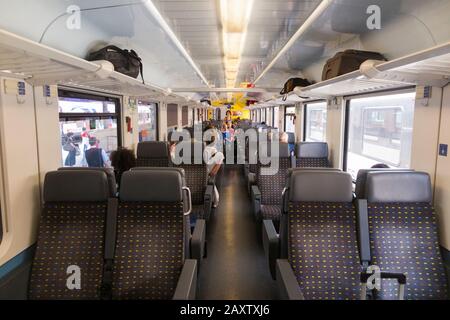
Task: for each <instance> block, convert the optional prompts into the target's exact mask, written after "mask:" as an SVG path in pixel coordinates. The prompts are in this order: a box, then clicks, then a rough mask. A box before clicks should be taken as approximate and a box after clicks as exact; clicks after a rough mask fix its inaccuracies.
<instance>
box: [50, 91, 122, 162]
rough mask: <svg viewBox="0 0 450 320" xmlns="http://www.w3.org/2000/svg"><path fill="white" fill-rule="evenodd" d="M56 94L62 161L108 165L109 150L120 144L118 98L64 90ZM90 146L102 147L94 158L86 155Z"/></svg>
mask: <svg viewBox="0 0 450 320" xmlns="http://www.w3.org/2000/svg"><path fill="white" fill-rule="evenodd" d="M58 94H59V101H58V105H59V127H60V128H59V129H60V133H61V153H62V162H63V163H62V165H63V166H66V167H86V166H103V165H105V166H107V165H109V154H110V153H111V151H113V150H116V149H117V147H118V146H119V145H120V144H121V143H120V141H121V139H120V121H118V119H120V102H119V99H118V98H113V97H104V96H97V95H92V94H85V93H79V92H72V91H66V90H59V93H58ZM91 148H99V149H101V150H102V151H101V153H99V154H100V155H101V157H96V159H95V161H89V158H86V152H87V151H88V150H89V149H91ZM97 158H98V159H97ZM88 162H89V163H88Z"/></svg>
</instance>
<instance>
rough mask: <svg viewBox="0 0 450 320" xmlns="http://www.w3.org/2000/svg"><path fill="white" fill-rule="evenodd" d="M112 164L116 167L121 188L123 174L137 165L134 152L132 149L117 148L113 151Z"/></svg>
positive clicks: (118, 183) (116, 174)
mask: <svg viewBox="0 0 450 320" xmlns="http://www.w3.org/2000/svg"><path fill="white" fill-rule="evenodd" d="M111 165H112V166H113V167H114V174H115V176H116V182H117V185H118V186H119V188H120V180H121V178H122V174H123V173H124V172H125V171H128V170H130V169H131V168H133V167H135V166H136V157H135V155H134V152H133V151H132V150H130V149H127V148H122V147H119V148H118V149H117V150H115V151H113V152H111Z"/></svg>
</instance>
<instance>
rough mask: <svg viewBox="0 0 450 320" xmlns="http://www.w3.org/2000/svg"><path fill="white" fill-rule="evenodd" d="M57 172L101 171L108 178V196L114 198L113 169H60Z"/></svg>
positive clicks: (115, 187) (114, 177) (114, 178)
mask: <svg viewBox="0 0 450 320" xmlns="http://www.w3.org/2000/svg"><path fill="white" fill-rule="evenodd" d="M58 171H101V172H104V173H106V177H107V178H108V186H109V196H110V197H115V196H116V195H117V183H116V175H115V174H114V169H113V168H89V167H61V168H58Z"/></svg>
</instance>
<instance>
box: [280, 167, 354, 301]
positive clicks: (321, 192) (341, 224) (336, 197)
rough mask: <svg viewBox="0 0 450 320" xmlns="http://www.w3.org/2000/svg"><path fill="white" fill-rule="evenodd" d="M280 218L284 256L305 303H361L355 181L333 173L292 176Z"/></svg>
mask: <svg viewBox="0 0 450 320" xmlns="http://www.w3.org/2000/svg"><path fill="white" fill-rule="evenodd" d="M286 196H287V197H288V208H287V212H285V213H284V214H283V215H282V225H281V226H283V225H284V227H283V228H281V226H280V238H281V239H282V244H283V243H284V245H283V246H285V247H286V248H283V246H282V248H281V249H282V250H286V251H285V253H284V254H283V255H286V257H287V259H288V260H289V262H290V265H291V266H292V269H293V271H294V274H295V276H296V278H297V281H298V284H299V286H300V289H301V291H302V293H303V295H304V297H305V299H308V300H310V299H358V298H359V292H360V284H359V282H360V281H359V277H360V271H361V270H360V269H361V267H360V263H359V258H358V244H357V233H356V211H355V208H354V206H353V204H352V178H351V176H350V175H349V174H348V173H345V172H339V171H334V170H323V171H321V170H293V171H292V172H291V173H290V177H289V181H288V191H287V194H286Z"/></svg>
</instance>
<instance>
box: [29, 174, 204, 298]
mask: <svg viewBox="0 0 450 320" xmlns="http://www.w3.org/2000/svg"><path fill="white" fill-rule="evenodd" d="M111 183H114V184H111ZM113 186H115V182H114V181H113V180H112V179H111V177H109V179H108V175H107V174H106V172H105V171H103V170H102V169H97V170H95V169H92V170H83V169H77V170H70V169H69V170H68V169H64V170H58V171H53V172H49V173H47V175H46V177H45V182H44V205H43V209H42V214H41V218H40V224H39V230H38V240H37V246H36V252H35V256H34V260H33V265H32V270H31V275H30V281H29V298H30V299H194V298H195V294H196V287H197V273H198V271H199V267H200V264H201V261H202V259H203V256H204V252H205V232H206V230H205V220H203V219H197V221H196V224H195V228H194V230H193V232H191V228H190V227H189V226H190V222H189V215H190V213H191V211H192V201H191V195H190V190H189V188H187V187H186V181H185V173H184V170H183V169H179V168H137V169H135V170H132V171H128V172H125V173H124V174H123V176H122V182H121V191H120V195H119V198H116V197H114V195H115V194H114V189H113ZM155 186H157V187H155Z"/></svg>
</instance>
